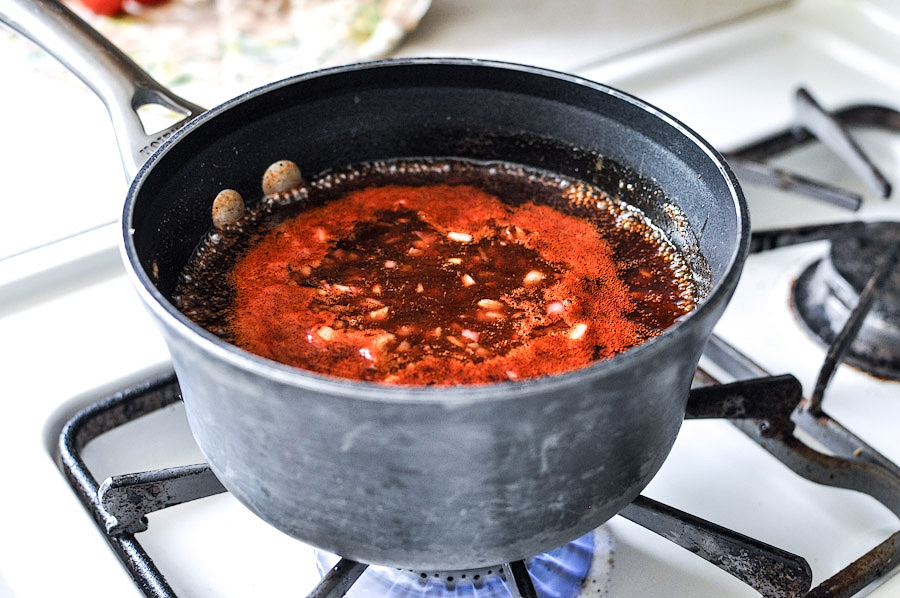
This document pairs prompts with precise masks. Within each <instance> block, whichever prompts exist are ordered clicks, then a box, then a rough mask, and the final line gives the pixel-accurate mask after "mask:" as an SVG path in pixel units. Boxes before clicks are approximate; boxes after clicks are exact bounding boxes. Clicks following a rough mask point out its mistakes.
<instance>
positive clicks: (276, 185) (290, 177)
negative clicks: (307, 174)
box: [262, 160, 305, 195]
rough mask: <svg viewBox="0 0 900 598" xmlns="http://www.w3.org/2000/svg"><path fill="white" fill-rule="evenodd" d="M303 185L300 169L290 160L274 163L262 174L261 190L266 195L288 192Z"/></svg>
mask: <svg viewBox="0 0 900 598" xmlns="http://www.w3.org/2000/svg"><path fill="white" fill-rule="evenodd" d="M304 184H305V181H304V180H303V175H302V174H300V168H299V167H298V166H297V165H296V164H294V163H293V162H291V161H290V160H279V161H278V162H274V163H272V164H271V165H270V166H269V167H268V168H266V172H265V173H263V178H262V188H263V193H265V194H266V195H272V194H274V193H282V192H284V191H289V190H290V189H294V188H295V187H301V186H302V185H304Z"/></svg>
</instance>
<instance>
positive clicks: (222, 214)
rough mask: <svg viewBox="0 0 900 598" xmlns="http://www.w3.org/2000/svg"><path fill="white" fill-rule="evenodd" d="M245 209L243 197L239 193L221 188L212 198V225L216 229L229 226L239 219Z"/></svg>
mask: <svg viewBox="0 0 900 598" xmlns="http://www.w3.org/2000/svg"><path fill="white" fill-rule="evenodd" d="M246 211H247V208H246V206H245V205H244V198H243V197H241V194H240V193H238V192H237V191H235V190H234V189H223V190H222V191H219V194H218V195H216V198H215V199H214V200H213V205H212V221H213V226H215V227H216V228H218V229H222V228H226V227H229V226H231V225H233V224H235V223H236V222H237V221H238V220H240V219H241V218H242V217H243V216H244V213H245V212H246Z"/></svg>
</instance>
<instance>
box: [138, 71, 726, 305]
mask: <svg viewBox="0 0 900 598" xmlns="http://www.w3.org/2000/svg"><path fill="white" fill-rule="evenodd" d="M414 66H415V67H418V68H413V67H411V66H410V65H406V66H405V67H399V66H398V67H391V68H387V67H385V68H381V69H374V70H373V71H371V72H370V71H366V70H350V71H347V72H338V73H332V74H330V75H328V76H324V77H314V76H313V77H300V78H298V79H296V80H293V81H288V82H282V83H280V84H276V85H273V86H271V87H269V88H264V89H262V90H257V91H256V92H251V93H249V94H247V95H245V96H242V97H239V98H236V99H235V100H232V101H231V102H229V103H227V104H225V105H223V106H221V107H220V108H217V109H215V110H213V111H211V112H210V113H207V114H206V115H204V116H202V117H201V118H199V119H198V120H196V121H194V122H192V123H190V124H189V125H188V126H187V127H186V129H185V130H184V131H183V132H182V133H181V134H179V135H178V137H177V139H178V141H177V143H173V144H171V145H170V146H169V147H168V150H167V151H164V152H162V153H161V155H158V156H157V157H156V158H154V159H153V162H152V163H151V166H152V167H151V168H149V169H147V171H146V176H139V178H138V180H137V182H136V184H135V185H134V187H133V188H132V191H131V193H132V194H135V193H136V194H138V201H135V202H134V212H133V223H132V226H133V228H134V229H135V235H134V239H135V244H136V248H137V251H138V255H139V256H140V259H141V262H142V264H143V266H144V269H145V271H147V272H154V273H157V276H156V277H155V278H154V280H153V282H154V284H156V286H157V288H158V289H159V290H160V291H161V292H162V293H163V294H164V295H165V296H170V294H171V292H172V290H173V289H174V286H175V282H176V279H177V276H178V273H179V272H180V270H181V268H182V267H183V265H184V263H185V262H186V261H187V260H188V258H189V257H190V255H191V254H192V252H193V251H194V249H195V247H196V246H197V244H198V242H199V240H200V239H201V238H202V237H203V236H204V235H205V234H206V232H207V231H208V230H209V227H210V206H211V204H212V199H213V198H214V197H215V195H216V194H217V193H218V192H219V191H220V190H221V189H224V188H232V189H236V190H237V191H239V192H240V193H241V194H242V195H243V196H244V198H245V199H246V200H247V201H248V202H251V203H252V202H253V201H256V200H257V199H258V198H260V197H261V196H262V191H261V189H260V180H261V173H262V172H263V171H264V170H265V169H266V167H267V166H268V165H269V164H271V163H272V162H274V161H275V160H279V159H290V160H293V161H294V162H296V163H297V164H299V165H300V168H301V170H303V171H304V173H306V174H307V175H308V176H316V175H318V174H320V173H322V172H325V171H328V170H331V169H335V168H343V167H346V166H350V165H353V164H359V163H363V162H371V161H375V160H386V159H391V158H397V157H408V158H415V157H461V158H467V159H474V160H494V161H504V162H511V163H518V164H523V165H526V166H531V167H535V168H540V169H545V170H550V171H553V172H556V173H559V174H563V175H566V176H570V177H574V178H578V179H581V180H584V181H586V182H590V183H594V184H598V185H599V186H601V187H603V188H619V187H621V188H622V189H628V190H629V192H630V195H629V196H628V197H625V198H624V199H626V201H628V202H629V203H632V204H633V205H636V206H637V207H639V208H641V209H642V210H644V211H645V212H646V213H647V214H648V216H650V218H651V219H652V220H653V221H654V222H656V223H657V225H659V226H660V227H661V228H663V230H664V231H665V232H666V233H667V234H668V235H669V236H670V238H671V239H672V241H673V242H674V243H675V244H676V245H678V246H679V249H681V250H682V251H684V252H685V253H686V254H687V255H688V257H689V259H690V260H691V262H692V263H691V266H692V268H695V269H696V270H697V271H701V270H703V271H706V270H705V268H706V264H707V263H708V267H709V269H710V271H711V275H710V278H711V280H712V284H715V282H716V281H717V280H718V278H719V277H720V276H721V275H722V274H723V273H724V272H725V271H726V269H727V267H728V265H729V263H730V260H731V258H732V255H731V252H732V251H733V245H732V244H730V243H722V239H727V238H730V237H733V236H734V231H735V229H736V228H737V227H738V226H739V223H738V214H737V209H736V206H733V205H729V204H728V202H723V201H721V200H716V196H717V195H720V196H725V197H727V196H730V195H731V190H730V189H728V188H725V185H724V183H722V182H718V183H717V182H716V181H719V180H720V179H721V176H715V175H716V173H715V172H714V171H711V170H710V169H714V168H715V166H714V162H713V161H712V160H711V159H710V157H709V156H708V155H707V154H706V153H704V152H703V150H702V149H701V148H698V147H697V146H696V145H695V144H694V143H692V142H691V141H690V140H689V139H686V138H684V136H683V135H682V134H681V133H680V132H679V131H677V130H676V129H674V128H672V129H671V130H669V129H667V128H666V127H660V126H659V125H660V123H659V119H658V118H657V117H656V116H655V115H651V114H648V113H647V111H646V110H645V109H644V108H643V107H640V106H636V105H634V104H632V103H630V102H629V101H627V100H624V99H622V98H620V97H618V96H615V95H610V94H604V93H599V92H598V91H597V89H595V88H593V87H591V86H587V85H584V84H581V83H578V82H573V81H569V80H567V79H554V78H548V77H546V76H541V75H537V74H534V73H529V72H519V71H515V70H513V71H508V70H505V69H497V68H490V67H471V66H470V67H465V68H463V67H460V66H459V65H450V66H448V65H443V68H441V66H442V65H414ZM425 66H427V67H428V68H425ZM448 73H449V74H450V75H452V76H448ZM620 182H621V183H622V184H621V185H620ZM716 185H719V187H720V188H717V187H716ZM658 189H665V190H666V195H667V196H668V197H669V198H670V200H671V201H672V202H674V203H676V204H677V205H678V206H679V207H680V209H681V211H682V212H683V213H684V214H685V215H686V217H687V220H688V222H687V223H686V222H684V221H683V219H678V218H676V219H673V218H672V215H671V212H670V211H668V210H666V209H664V206H662V205H661V204H660V202H659V201H658V200H657V199H656V197H657V195H655V194H654V191H657V190H658ZM709 222H714V223H716V224H715V227H710V226H707V223H709ZM692 231H701V232H702V234H700V235H698V237H699V238H696V237H695V236H694V234H693V233H692Z"/></svg>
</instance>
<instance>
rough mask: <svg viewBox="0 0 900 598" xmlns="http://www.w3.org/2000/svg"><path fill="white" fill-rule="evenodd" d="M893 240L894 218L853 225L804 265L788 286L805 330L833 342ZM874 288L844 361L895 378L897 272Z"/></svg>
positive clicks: (896, 234) (899, 307)
mask: <svg viewBox="0 0 900 598" xmlns="http://www.w3.org/2000/svg"><path fill="white" fill-rule="evenodd" d="M898 241H900V223H898V222H876V223H866V224H857V225H856V226H854V227H848V228H847V229H845V231H844V232H843V233H842V234H840V235H837V236H835V237H834V238H833V240H832V242H831V249H830V250H829V252H828V255H827V256H826V257H824V258H822V259H821V260H819V261H817V262H815V263H813V264H812V265H811V266H809V267H808V268H807V269H806V270H805V271H804V272H803V273H802V274H801V275H800V277H799V278H798V279H797V280H796V282H795V283H794V285H793V289H792V299H793V300H792V306H793V308H794V311H795V313H796V314H797V315H798V316H799V319H800V321H801V322H802V324H803V325H804V327H805V328H806V329H807V331H809V332H810V334H812V335H813V336H814V337H815V338H816V339H818V340H820V341H821V342H822V343H824V344H825V345H826V346H830V345H831V344H832V343H833V342H834V341H835V339H836V338H837V337H838V335H839V334H840V332H841V330H842V329H843V327H844V326H845V324H846V323H847V321H848V320H849V318H850V315H851V313H852V312H853V310H854V309H855V308H856V306H857V304H858V303H859V300H860V295H861V294H862V292H863V290H864V289H865V287H866V285H867V284H869V280H870V279H871V278H872V276H873V274H874V272H875V270H876V267H877V266H878V265H879V263H880V262H881V260H882V259H883V257H884V256H885V255H886V254H888V253H889V252H890V251H891V249H892V247H893V246H894V245H895V244H896V243H897V242H898ZM879 291H880V292H879V293H877V294H876V295H875V298H874V301H873V303H872V306H871V308H870V310H869V313H868V315H867V317H866V318H865V319H864V320H863V322H862V325H861V327H860V330H859V333H858V334H857V336H856V338H855V339H854V340H853V342H852V344H851V345H850V347H849V349H848V350H847V352H846V353H845V355H844V361H845V362H846V363H849V364H851V365H853V366H855V367H857V368H859V369H861V370H863V371H866V372H869V373H871V374H874V375H876V376H880V377H883V378H889V379H893V380H900V304H898V303H897V301H896V297H900V271H897V270H896V269H895V270H894V271H893V272H891V273H890V274H889V275H888V276H887V277H886V279H885V280H884V281H883V283H882V284H881V286H880V289H879Z"/></svg>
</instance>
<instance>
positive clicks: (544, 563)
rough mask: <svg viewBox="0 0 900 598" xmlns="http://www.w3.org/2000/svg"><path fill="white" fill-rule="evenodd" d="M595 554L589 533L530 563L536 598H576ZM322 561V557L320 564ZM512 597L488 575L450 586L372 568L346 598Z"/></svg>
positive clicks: (458, 580)
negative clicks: (537, 597)
mask: <svg viewBox="0 0 900 598" xmlns="http://www.w3.org/2000/svg"><path fill="white" fill-rule="evenodd" d="M593 554H594V535H593V533H590V534H587V535H585V536H583V537H581V538H579V539H577V540H575V541H574V542H570V543H568V544H566V545H565V546H560V547H559V548H556V549H554V550H551V551H549V552H545V553H543V554H539V555H538V556H536V557H533V558H531V559H528V560H527V561H526V562H525V566H526V567H527V568H528V572H529V573H530V574H531V580H532V583H533V584H534V589H535V591H536V592H537V595H538V596H539V597H540V598H576V597H577V596H578V593H579V591H580V590H581V586H582V583H584V579H585V577H587V574H588V571H589V570H590V568H591V560H592V558H593ZM321 557H322V555H320V562H321ZM321 564H322V565H324V563H321ZM325 569H326V570H327V569H328V567H325ZM448 586H452V588H451V587H448ZM510 596H511V593H510V591H509V586H508V585H507V582H506V581H505V580H503V579H501V578H500V577H499V576H497V575H489V576H486V577H485V578H483V579H479V580H475V579H471V578H461V577H457V578H456V579H454V580H452V583H450V584H448V583H447V581H446V580H444V579H442V578H430V577H427V578H424V579H423V578H422V577H420V576H417V575H415V574H413V573H411V572H409V571H401V570H398V569H391V568H389V567H376V566H371V567H369V568H368V569H367V570H366V571H365V573H363V574H362V575H361V576H360V578H359V579H358V580H357V581H356V583H355V584H353V586H352V587H351V588H350V591H349V592H347V594H346V598H510Z"/></svg>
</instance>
